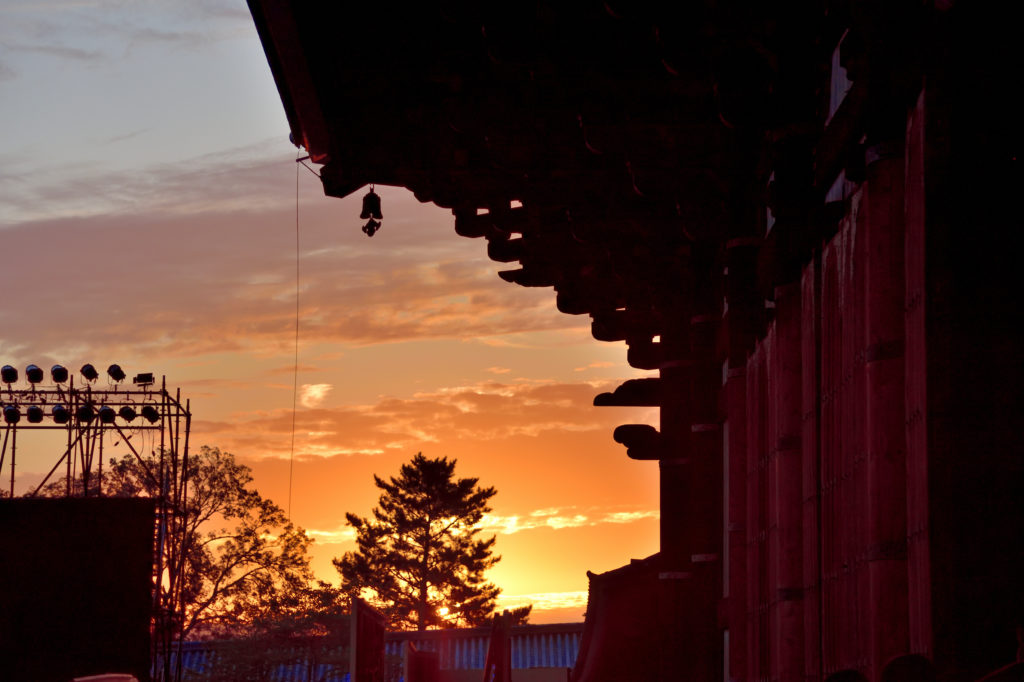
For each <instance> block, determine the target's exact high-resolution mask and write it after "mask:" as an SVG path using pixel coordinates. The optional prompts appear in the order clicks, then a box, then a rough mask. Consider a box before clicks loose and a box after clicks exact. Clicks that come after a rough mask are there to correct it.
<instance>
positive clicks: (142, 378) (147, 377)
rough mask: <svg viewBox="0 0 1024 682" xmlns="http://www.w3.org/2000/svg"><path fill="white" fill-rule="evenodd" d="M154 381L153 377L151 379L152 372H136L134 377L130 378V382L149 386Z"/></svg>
mask: <svg viewBox="0 0 1024 682" xmlns="http://www.w3.org/2000/svg"><path fill="white" fill-rule="evenodd" d="M154 381H155V379H153V373H152V372H143V373H141V374H136V375H135V378H134V379H132V382H133V383H135V384H137V385H139V386H150V385H152V384H153V382H154Z"/></svg>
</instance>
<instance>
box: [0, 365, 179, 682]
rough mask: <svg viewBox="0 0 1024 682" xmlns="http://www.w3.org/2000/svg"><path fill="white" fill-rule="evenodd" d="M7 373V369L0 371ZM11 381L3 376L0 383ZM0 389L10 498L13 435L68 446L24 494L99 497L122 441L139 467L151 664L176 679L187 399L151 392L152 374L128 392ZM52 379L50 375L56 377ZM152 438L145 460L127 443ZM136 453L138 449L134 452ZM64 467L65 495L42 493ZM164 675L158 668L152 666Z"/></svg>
mask: <svg viewBox="0 0 1024 682" xmlns="http://www.w3.org/2000/svg"><path fill="white" fill-rule="evenodd" d="M5 369H8V368H5ZM6 378H10V377H6ZM6 378H5V383H6V387H4V388H2V389H0V415H2V420H3V436H2V444H0V473H2V471H3V467H4V464H5V463H6V461H7V458H8V457H9V458H10V464H9V467H10V479H9V486H8V488H9V489H8V491H6V492H8V494H9V495H10V496H11V497H14V496H15V489H14V484H15V478H16V470H17V461H18V447H19V432H23V431H40V430H49V431H55V430H56V431H61V430H63V431H64V432H65V433H66V435H67V441H66V442H67V445H66V447H65V448H64V451H63V453H62V454H61V455H60V457H58V458H57V460H56V462H55V463H54V464H53V467H52V468H51V469H50V471H49V473H47V475H46V476H45V477H44V478H43V480H42V481H41V482H40V483H39V484H38V485H37V486H35V488H34V489H33V490H31V491H30V492H28V493H26V494H25V496H26V497H36V496H39V495H41V494H43V495H49V496H66V497H80V496H81V497H103V496H104V495H105V494H106V492H108V491H105V490H104V480H103V456H104V446H105V443H106V442H107V441H108V440H112V439H116V441H115V444H119V443H123V444H124V445H125V446H126V447H127V448H128V450H129V451H130V453H131V456H133V457H134V458H135V459H136V460H137V461H138V463H139V465H140V467H141V471H142V472H144V476H145V478H146V479H147V483H148V488H149V490H150V491H152V493H150V494H151V496H152V497H153V498H154V499H155V502H156V518H155V520H154V531H153V542H154V545H153V550H154V551H153V559H154V560H153V602H152V603H153V617H152V643H153V646H152V651H151V653H152V661H153V675H154V679H162V680H177V679H180V677H181V670H180V665H176V666H174V667H175V668H177V669H172V665H171V662H172V660H175V661H180V656H171V655H170V654H171V653H172V652H173V651H174V650H175V649H176V648H180V643H181V640H182V628H183V625H184V615H185V604H184V598H183V588H184V583H185V579H184V574H185V567H186V565H187V557H188V550H189V547H188V543H189V536H188V532H187V512H188V510H187V498H188V484H189V475H188V470H189V451H188V448H189V431H190V428H191V420H192V414H191V412H190V406H189V401H187V400H186V401H185V402H184V403H183V402H182V399H181V389H175V390H174V392H173V393H172V392H171V391H169V390H168V388H167V380H166V378H162V379H161V381H160V385H159V387H156V385H155V384H156V382H155V381H154V379H153V377H152V375H148V374H142V375H139V376H137V377H135V380H134V382H133V383H132V384H131V385H129V386H122V385H121V384H120V382H117V381H115V382H113V383H112V384H111V387H110V388H106V389H99V388H95V387H94V383H95V380H93V381H92V382H90V381H88V380H86V381H83V382H82V385H80V386H76V384H75V380H74V377H68V379H67V380H66V381H62V382H57V381H56V380H54V381H52V382H51V383H48V384H43V383H42V382H35V383H33V382H31V379H30V380H29V382H28V385H27V387H25V388H16V387H15V386H14V382H13V381H11V382H7V381H6ZM55 378H56V377H55ZM146 434H148V435H149V437H151V446H150V447H151V450H150V452H149V453H148V454H149V455H150V456H148V457H147V453H146V452H145V447H140V445H139V443H137V442H133V439H135V436H140V435H142V436H143V437H142V438H139V439H138V440H139V441H144V440H146V439H147V436H146ZM140 450H141V451H140ZM62 466H63V468H64V489H63V490H62V491H61V490H60V489H59V488H57V489H55V487H54V486H52V485H51V486H50V487H49V488H47V487H46V486H47V484H48V483H49V481H50V479H51V478H53V476H54V474H56V473H57V471H58V470H59V469H60V468H61V467H62ZM158 665H159V666H160V667H162V668H164V669H162V670H158V669H157V666H158Z"/></svg>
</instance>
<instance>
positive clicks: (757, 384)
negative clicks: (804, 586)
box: [744, 344, 770, 680]
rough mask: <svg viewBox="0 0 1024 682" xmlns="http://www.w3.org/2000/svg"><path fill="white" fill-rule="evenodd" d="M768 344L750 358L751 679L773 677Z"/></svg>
mask: <svg viewBox="0 0 1024 682" xmlns="http://www.w3.org/2000/svg"><path fill="white" fill-rule="evenodd" d="M765 365H766V363H765V358H764V347H763V346H762V345H760V344H759V345H758V346H757V347H756V348H755V349H754V352H753V353H751V355H750V357H749V359H748V360H747V457H746V462H745V471H744V474H745V476H744V478H745V479H746V486H745V489H746V497H747V499H746V507H747V518H746V527H747V533H746V535H747V542H746V546H747V571H746V574H747V590H746V601H747V603H746V608H747V628H746V637H747V670H748V673H747V674H748V676H747V679H749V680H763V679H767V678H768V676H769V651H770V647H769V643H768V642H767V633H768V622H767V621H768V602H767V599H766V592H767V586H768V575H767V573H768V572H767V570H766V569H767V557H766V554H767V553H766V550H765V537H766V535H767V529H766V519H767V516H768V515H767V509H766V502H767V495H766V494H765V492H766V491H765V488H766V485H765V479H766V476H765V456H764V453H765V451H766V448H765V440H766V437H765V422H766V420H765V403H766V398H767V396H766V395H765V393H766V391H765V388H766V384H767V381H766V377H765V375H766V368H765Z"/></svg>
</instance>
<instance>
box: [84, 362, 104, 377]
mask: <svg viewBox="0 0 1024 682" xmlns="http://www.w3.org/2000/svg"><path fill="white" fill-rule="evenodd" d="M82 376H83V377H85V380H86V381H96V379H98V378H99V376H100V373H99V372H97V371H96V368H95V367H93V366H92V365H89V364H86V365H82Z"/></svg>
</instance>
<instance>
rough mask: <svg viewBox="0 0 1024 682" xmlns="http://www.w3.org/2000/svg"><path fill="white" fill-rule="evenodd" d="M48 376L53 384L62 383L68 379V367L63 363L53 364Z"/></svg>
mask: <svg viewBox="0 0 1024 682" xmlns="http://www.w3.org/2000/svg"><path fill="white" fill-rule="evenodd" d="M50 378H51V379H53V383H55V384H63V383H64V382H65V381H67V380H68V368H67V367H65V366H64V365H54V366H53V367H51V368H50Z"/></svg>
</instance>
